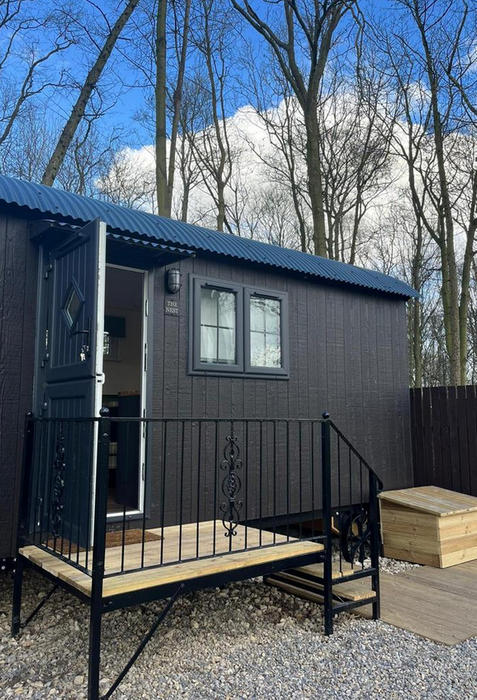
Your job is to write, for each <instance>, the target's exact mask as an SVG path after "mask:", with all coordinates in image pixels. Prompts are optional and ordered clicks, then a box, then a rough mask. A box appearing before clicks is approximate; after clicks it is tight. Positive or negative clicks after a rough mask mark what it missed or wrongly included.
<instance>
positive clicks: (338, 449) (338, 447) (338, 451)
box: [336, 433, 343, 572]
mask: <svg viewBox="0 0 477 700" xmlns="http://www.w3.org/2000/svg"><path fill="white" fill-rule="evenodd" d="M336 461H337V467H338V469H337V472H338V518H339V519H340V521H341V441H340V436H339V434H338V433H336ZM340 521H339V522H338V527H340ZM338 551H339V556H340V569H339V570H340V572H342V571H343V553H342V551H341V547H339V548H338Z"/></svg>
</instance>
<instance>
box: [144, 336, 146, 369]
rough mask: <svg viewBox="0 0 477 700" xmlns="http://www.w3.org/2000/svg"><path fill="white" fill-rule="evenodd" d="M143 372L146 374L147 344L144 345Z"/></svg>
mask: <svg viewBox="0 0 477 700" xmlns="http://www.w3.org/2000/svg"><path fill="white" fill-rule="evenodd" d="M144 372H147V343H144Z"/></svg>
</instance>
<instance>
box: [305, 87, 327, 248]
mask: <svg viewBox="0 0 477 700" xmlns="http://www.w3.org/2000/svg"><path fill="white" fill-rule="evenodd" d="M304 116H305V128H306V167H307V176H308V192H309V195H310V203H311V214H312V217H313V244H314V253H315V255H321V256H322V257H324V258H326V257H328V251H327V248H326V226H325V212H324V207H323V187H322V182H321V162H320V150H319V138H318V136H319V128H318V116H317V104H316V102H314V101H313V102H312V103H311V104H310V105H308V106H307V108H306V112H305V115H304Z"/></svg>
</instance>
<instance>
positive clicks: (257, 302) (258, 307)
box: [250, 297, 266, 333]
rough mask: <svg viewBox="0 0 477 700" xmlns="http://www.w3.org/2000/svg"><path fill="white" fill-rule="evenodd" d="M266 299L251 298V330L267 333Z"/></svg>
mask: <svg viewBox="0 0 477 700" xmlns="http://www.w3.org/2000/svg"><path fill="white" fill-rule="evenodd" d="M265 301H266V299H259V298H258V297H250V329H251V330H252V331H261V332H262V333H263V332H264V331H265V314H264V302H265Z"/></svg>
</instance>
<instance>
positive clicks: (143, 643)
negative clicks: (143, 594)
mask: <svg viewBox="0 0 477 700" xmlns="http://www.w3.org/2000/svg"><path fill="white" fill-rule="evenodd" d="M183 588H184V584H183V583H181V585H180V586H179V587H178V588H177V590H176V592H175V593H174V595H173V596H172V597H171V598H169V601H168V603H167V605H166V606H165V607H164V609H163V610H162V612H161V613H160V615H159V616H158V618H157V619H156V621H155V622H154V624H153V625H152V627H151V629H150V630H149V632H148V633H147V634H146V636H145V637H144V638H143V640H142V641H141V643H140V644H139V646H138V648H137V649H136V651H135V652H134V654H133V655H132V656H131V658H130V659H129V661H128V662H127V664H126V666H125V667H124V668H123V670H122V671H121V673H120V674H119V676H118V677H117V678H116V680H115V681H114V683H113V685H112V686H111V687H110V689H109V690H108V692H107V693H106V694H105V695H102V696H101V698H100V700H108V699H109V698H110V697H111V695H112V694H113V693H114V691H115V690H116V688H117V687H118V685H119V684H120V683H121V681H122V680H123V679H124V677H125V676H126V674H127V673H128V672H129V670H130V669H131V667H132V666H133V664H134V663H135V662H136V660H137V659H138V657H139V655H140V654H141V653H142V652H143V651H144V648H145V646H146V644H147V643H148V642H149V641H150V640H151V639H152V637H153V636H154V633H155V632H156V630H157V628H158V627H159V625H160V624H161V622H163V621H164V619H165V618H166V616H167V614H168V613H169V611H170V609H171V608H172V606H173V605H174V603H175V602H176V600H177V598H178V597H179V595H180V593H181V592H182V590H183ZM91 700H96V698H91Z"/></svg>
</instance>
